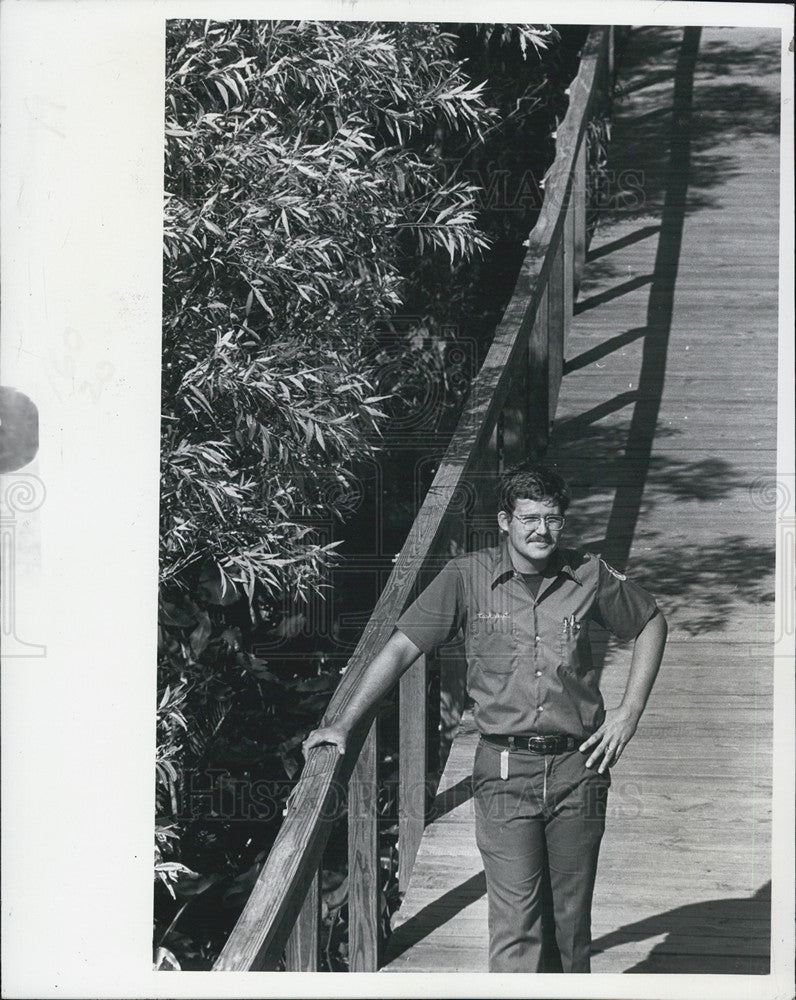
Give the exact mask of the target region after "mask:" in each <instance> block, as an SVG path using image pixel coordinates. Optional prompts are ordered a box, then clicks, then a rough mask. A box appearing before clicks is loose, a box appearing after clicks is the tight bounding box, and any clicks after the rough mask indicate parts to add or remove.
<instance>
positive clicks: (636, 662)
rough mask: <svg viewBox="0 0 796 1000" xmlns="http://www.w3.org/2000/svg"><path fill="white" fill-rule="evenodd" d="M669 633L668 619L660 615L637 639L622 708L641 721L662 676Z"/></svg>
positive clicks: (651, 621) (647, 625)
mask: <svg viewBox="0 0 796 1000" xmlns="http://www.w3.org/2000/svg"><path fill="white" fill-rule="evenodd" d="M667 632H668V627H667V625H666V619H665V618H664V617H663V615H662V614H661V613H660V611H658V612H657V613H656V614H655V615H653V617H652V618H650V620H649V621H648V622H647V624H646V625H645V626H644V628H643V629H642V630H641V632H640V633H639V635H638V637H637V638H636V643H635V646H634V647H633V659H632V661H631V664H630V674H629V676H628V679H627V686H626V687H625V694H624V697H623V698H622V706H623V707H624V708H627V709H629V710H630V711H631V712H633V713H634V715H635V716H636V718H637V719H639V718H641V713H642V712H643V711H644V707H645V705H646V704H647V699H648V698H649V695H650V691H651V690H652V685H653V684H654V683H655V678H656V677H657V676H658V668H659V667H660V665H661V659H662V658H663V649H664V646H665V645H666V635H667Z"/></svg>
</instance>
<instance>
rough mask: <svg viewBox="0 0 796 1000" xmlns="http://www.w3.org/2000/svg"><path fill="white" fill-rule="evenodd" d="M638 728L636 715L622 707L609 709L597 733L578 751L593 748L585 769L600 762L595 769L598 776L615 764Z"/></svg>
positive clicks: (582, 744)
mask: <svg viewBox="0 0 796 1000" xmlns="http://www.w3.org/2000/svg"><path fill="white" fill-rule="evenodd" d="M637 726H638V715H637V714H636V713H635V712H632V711H630V710H629V709H627V708H625V707H623V706H622V705H620V706H619V708H609V709H608V710H607V711H606V713H605V720H604V721H603V724H602V725H601V726H600V728H599V729H598V730H597V732H595V733H592V735H591V736H590V737H589V738H588V739H587V740H585V742H583V743H581V745H580V747H578V749H579V750H580V751H581V752H585V751H586V750H589V749H591V748H592V747H593V749H592V752H591V754H590V755H589V759H588V760H587V761H586V767H593V766H594V764H595V763H596V762H597V761H598V760H600V757H602V761H601V762H600V766H599V767H598V768H597V770H598V771H599V773H600V774H602V773H603V771H604V770H605V769H606V768H607V767H610V766H611V765H612V764H615V763H616V762H617V761H618V760H619V758H620V757H621V756H622V751H623V750H624V749H625V747H626V746H627V744H628V743H629V742H630V740H631V739H632V737H633V734H634V733H635V731H636V727H637Z"/></svg>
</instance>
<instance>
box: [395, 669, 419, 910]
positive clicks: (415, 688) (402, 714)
mask: <svg viewBox="0 0 796 1000" xmlns="http://www.w3.org/2000/svg"><path fill="white" fill-rule="evenodd" d="M398 705H399V707H398V739H399V751H398V752H399V767H398V782H399V787H398V891H399V892H400V893H403V892H405V891H406V887H407V886H408V885H409V877H410V875H411V873H412V867H413V866H414V863H415V857H416V856H417V849H418V847H419V846H420V840H421V838H422V836H423V827H424V826H425V816H426V658H425V656H421V657H419V658H418V659H417V660H416V661H415V663H413V664H412V666H411V667H410V668H409V670H407V672H406V673H405V674H404V675H403V677H402V678H401V682H400V694H399V703H398Z"/></svg>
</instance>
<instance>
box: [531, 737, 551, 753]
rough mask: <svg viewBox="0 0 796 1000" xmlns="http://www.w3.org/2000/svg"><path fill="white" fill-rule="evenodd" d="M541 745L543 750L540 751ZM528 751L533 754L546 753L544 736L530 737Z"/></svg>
mask: <svg viewBox="0 0 796 1000" xmlns="http://www.w3.org/2000/svg"><path fill="white" fill-rule="evenodd" d="M540 744H541V749H540ZM528 749H529V750H531V751H532V752H533V753H544V752H545V750H546V749H547V748H546V746H545V738H544V736H529V737H528Z"/></svg>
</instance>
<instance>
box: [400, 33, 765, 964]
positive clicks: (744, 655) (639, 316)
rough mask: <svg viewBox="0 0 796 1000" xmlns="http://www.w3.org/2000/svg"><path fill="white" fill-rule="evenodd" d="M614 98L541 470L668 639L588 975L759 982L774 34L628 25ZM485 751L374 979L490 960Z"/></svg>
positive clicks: (619, 809) (451, 808)
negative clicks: (546, 466) (482, 802)
mask: <svg viewBox="0 0 796 1000" xmlns="http://www.w3.org/2000/svg"><path fill="white" fill-rule="evenodd" d="M694 43H698V46H697V45H696V44H694ZM694 57H695V59H694ZM618 89H619V97H618V100H617V104H616V107H615V115H614V125H613V136H612V144H611V151H610V163H609V167H610V170H611V171H612V180H611V182H610V184H611V190H610V194H611V195H612V208H611V210H610V211H606V212H605V213H604V214H603V217H602V221H601V225H600V228H599V229H598V232H597V234H596V236H595V238H594V240H593V242H592V245H591V249H590V253H589V258H588V263H587V267H586V271H585V274H584V277H583V282H582V285H581V288H580V295H579V301H578V304H577V305H576V310H575V312H576V315H575V317H574V319H573V323H572V328H571V331H570V334H569V337H568V340H567V344H566V358H567V362H566V365H565V377H564V380H563V383H562V387H561V395H560V398H559V404H558V411H557V414H556V426H555V430H554V434H553V440H552V443H551V447H550V451H549V457H550V458H551V459H553V460H554V461H556V462H557V463H558V465H559V467H560V469H561V470H562V472H563V473H564V474H565V475H566V476H567V477H568V478H569V479H570V481H571V482H572V483H573V485H574V491H573V492H574V503H573V507H572V509H571V512H570V515H571V516H570V517H568V524H567V532H568V537H569V539H572V540H574V539H578V540H579V542H580V543H581V544H583V545H584V546H585V547H586V548H589V549H592V550H594V551H599V552H601V553H602V554H603V555H604V556H605V557H606V558H607V559H608V560H609V561H610V562H612V563H613V564H614V565H616V566H619V567H620V568H621V567H626V568H627V571H628V572H629V573H630V574H631V575H632V576H633V578H634V579H637V580H639V582H642V583H644V584H645V585H646V586H647V587H648V588H649V589H650V590H651V591H652V592H653V593H654V594H655V595H656V596H657V597H658V600H659V604H660V606H661V608H662V610H663V611H664V613H665V614H666V616H667V618H668V620H669V625H670V637H669V643H668V647H667V652H666V656H665V659H664V664H663V667H662V669H661V674H660V677H659V679H658V682H657V685H656V687H655V690H654V691H653V694H652V697H651V700H650V704H649V706H648V709H647V712H646V713H645V715H644V718H643V719H642V723H641V726H640V728H639V732H638V733H637V735H636V737H635V739H634V741H633V742H632V743H631V745H630V747H629V748H628V750H627V751H626V753H625V755H624V757H623V759H622V762H621V764H620V765H618V766H617V767H616V768H615V769H614V770H613V787H612V790H611V795H610V799H609V807H608V825H607V832H606V836H605V840H604V842H603V850H602V854H601V859H600V870H599V872H598V878H597V890H596V895H595V901H594V916H593V937H594V956H593V961H592V968H593V971H595V972H673V973H722V972H725V973H762V972H766V971H768V954H769V903H768V894H769V891H770V890H769V885H770V883H769V879H770V792H771V689H772V671H773V650H772V641H773V590H774V580H773V564H774V530H775V506H774V498H775V495H776V490H775V488H774V485H775V472H776V454H775V445H776V441H775V429H776V370H777V263H778V218H779V140H778V133H779V121H778V109H779V38H778V32H776V31H774V30H770V31H767V30H762V29H760V30H757V29H738V28H706V29H703V30H702V33H701V37H694V32H693V31H692V32H689V35H688V36H687V37H686V39H685V40H684V38H683V32H682V30H681V29H669V28H641V29H635V30H634V31H633V32H632V34H631V36H630V39H629V43H628V47H627V51H626V52H625V55H624V58H623V60H622V63H621V65H620V73H619V79H618ZM691 90H693V92H692V93H691ZM673 107H674V108H675V113H674V114H673ZM595 652H596V655H597V656H598V658H599V660H600V661H601V662H602V664H603V675H602V686H603V691H604V693H605V697H606V703H607V704H613V703H615V702H616V701H617V700H618V698H619V697H620V696H621V691H622V689H623V686H624V681H625V677H626V674H627V669H628V666H629V660H630V650H629V649H628V648H627V647H625V646H620V645H618V644H615V643H614V642H613V641H612V640H607V639H605V638H604V639H602V640H601V639H600V637H596V640H595ZM475 741H476V736H475V734H474V733H473V731H472V724H471V723H470V722H469V721H468V720H465V724H464V725H463V728H462V732H461V733H460V735H459V736H458V737H457V739H456V741H455V743H454V746H453V749H452V751H451V756H450V758H449V761H448V765H447V767H446V771H445V774H444V776H443V780H442V784H441V786H440V793H439V795H438V799H437V806H438V808H437V812H438V814H439V815H438V818H437V819H435V820H434V821H433V822H432V823H431V824H429V826H427V828H426V831H425V834H424V836H423V841H422V843H421V846H420V851H419V853H418V857H417V862H416V865H415V868H414V871H413V874H412V879H411V883H410V885H409V889H408V891H407V894H406V898H405V900H404V902H403V906H402V908H401V910H400V911H399V914H398V915H397V916H398V920H397V921H396V923H397V924H398V926H397V927H396V930H395V933H394V934H393V937H392V939H391V941H390V944H389V947H388V951H387V955H386V959H385V966H384V968H385V970H386V971H395V972H408V971H412V972H422V971H434V972H457V971H486V968H487V928H486V896H485V892H486V887H485V882H484V875H483V870H482V866H481V861H480V857H479V855H478V852H477V850H476V847H475V839H474V830H473V809H472V800H471V798H470V790H469V775H470V768H471V762H472V757H473V753H474V747H475Z"/></svg>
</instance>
